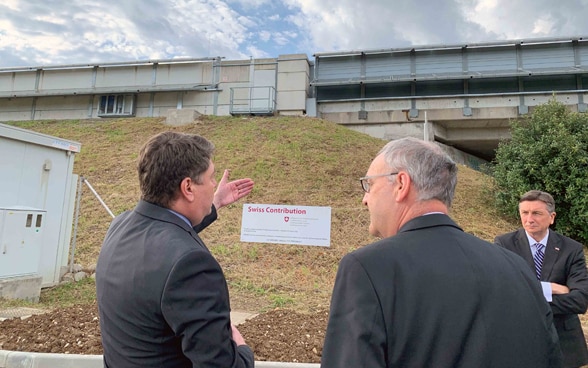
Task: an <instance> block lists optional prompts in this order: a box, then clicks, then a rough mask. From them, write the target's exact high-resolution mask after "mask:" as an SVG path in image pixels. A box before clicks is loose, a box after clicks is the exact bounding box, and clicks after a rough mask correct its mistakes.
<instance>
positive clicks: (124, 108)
mask: <svg viewBox="0 0 588 368" xmlns="http://www.w3.org/2000/svg"><path fill="white" fill-rule="evenodd" d="M135 100H136V98H135V95H102V96H100V106H99V107H98V116H100V117H117V116H135Z"/></svg>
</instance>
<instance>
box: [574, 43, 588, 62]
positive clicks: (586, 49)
mask: <svg viewBox="0 0 588 368" xmlns="http://www.w3.org/2000/svg"><path fill="white" fill-rule="evenodd" d="M576 54H577V55H578V58H579V60H578V66H580V65H582V66H584V68H588V42H579V43H578V44H577V46H576Z"/></svg>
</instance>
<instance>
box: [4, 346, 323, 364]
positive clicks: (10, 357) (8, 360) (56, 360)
mask: <svg viewBox="0 0 588 368" xmlns="http://www.w3.org/2000/svg"><path fill="white" fill-rule="evenodd" d="M255 367H257V368H319V367H320V364H313V363H285V362H257V361H256V362H255ZM0 368H103V364H102V355H82V354H51V353H29V352H22V351H9V350H0Z"/></svg>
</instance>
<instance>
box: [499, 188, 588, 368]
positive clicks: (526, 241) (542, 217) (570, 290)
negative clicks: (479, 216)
mask: <svg viewBox="0 0 588 368" xmlns="http://www.w3.org/2000/svg"><path fill="white" fill-rule="evenodd" d="M519 215H520V216H521V222H522V225H523V228H522V229H519V230H517V231H514V232H512V233H508V234H503V235H500V236H497V237H496V239H495V240H494V242H495V243H496V244H498V245H500V246H502V247H504V248H506V249H508V250H511V251H513V252H515V253H517V254H518V255H520V256H521V257H523V259H524V260H525V261H526V262H527V264H528V265H529V267H530V268H531V270H533V272H535V273H536V276H537V278H538V279H539V280H540V281H541V286H542V287H543V294H544V296H545V299H546V300H547V301H548V302H549V304H550V305H551V310H552V311H553V319H554V324H555V328H556V330H557V334H558V335H559V342H560V346H561V350H562V354H563V358H564V366H565V367H580V366H582V365H585V364H588V349H587V348H586V339H585V338H584V333H583V331H582V325H581V324H580V319H579V318H578V314H584V313H586V308H587V307H588V272H587V271H586V257H585V256H584V247H583V246H582V244H580V243H578V242H577V241H575V240H572V239H570V238H568V237H566V236H563V235H561V234H559V233H557V232H555V231H553V230H550V229H549V226H550V225H552V224H553V221H554V219H555V201H554V200H553V197H552V196H551V195H550V194H549V193H546V192H542V191H539V190H531V191H529V192H527V193H525V194H523V196H522V197H521V198H520V200H519ZM535 259H536V261H535Z"/></svg>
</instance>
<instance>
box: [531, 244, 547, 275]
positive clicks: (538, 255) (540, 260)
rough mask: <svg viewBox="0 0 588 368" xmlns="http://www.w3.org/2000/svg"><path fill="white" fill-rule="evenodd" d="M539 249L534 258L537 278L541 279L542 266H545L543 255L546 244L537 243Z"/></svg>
mask: <svg viewBox="0 0 588 368" xmlns="http://www.w3.org/2000/svg"><path fill="white" fill-rule="evenodd" d="M535 247H537V251H536V252H535V256H534V257H533V259H534V260H535V273H536V274H537V280H541V267H543V256H544V248H545V246H544V245H543V244H541V243H536V244H535Z"/></svg>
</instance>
